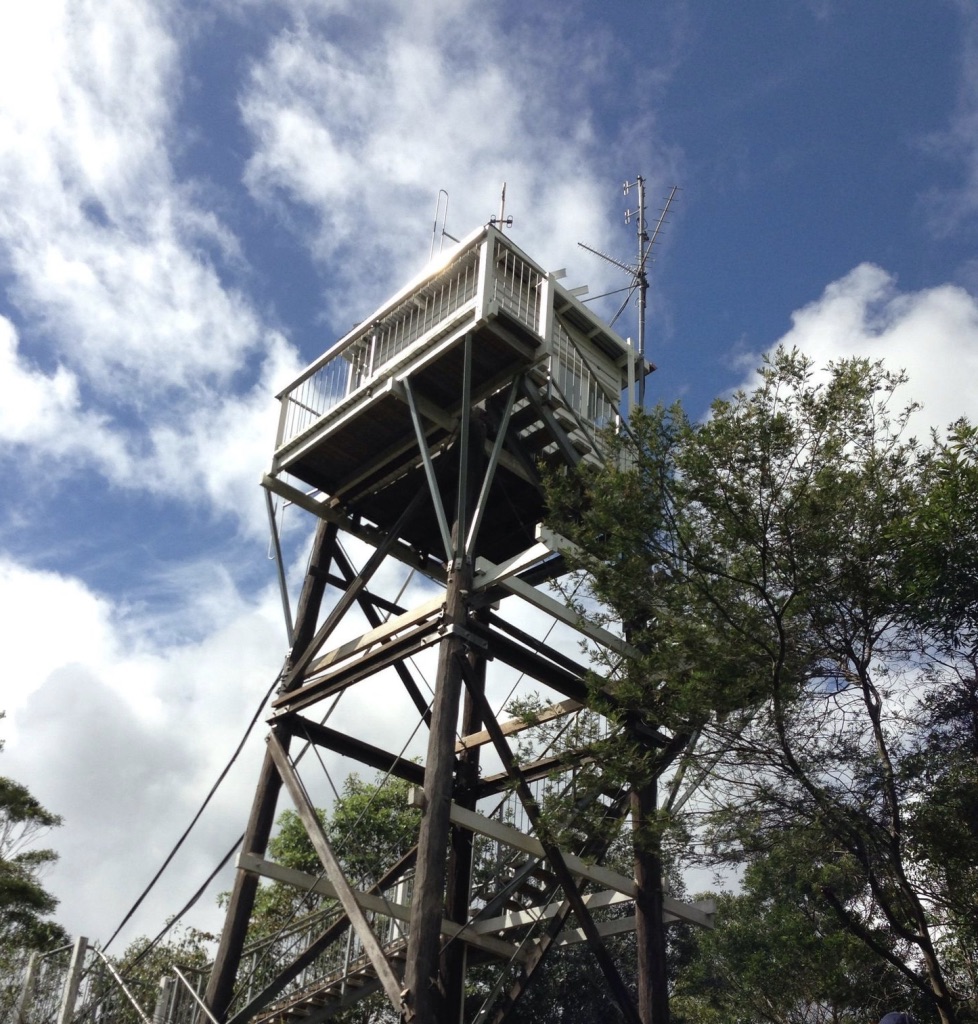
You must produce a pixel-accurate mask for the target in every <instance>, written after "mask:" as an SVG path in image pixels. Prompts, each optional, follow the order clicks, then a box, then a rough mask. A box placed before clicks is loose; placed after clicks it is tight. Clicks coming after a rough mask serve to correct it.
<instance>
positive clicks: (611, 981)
mask: <svg viewBox="0 0 978 1024" xmlns="http://www.w3.org/2000/svg"><path fill="white" fill-rule="evenodd" d="M460 661H461V662H462V665H463V668H462V678H463V679H464V680H465V684H466V686H467V687H468V690H469V693H470V694H471V696H472V699H473V700H474V701H475V702H476V703H477V705H478V706H479V709H480V713H481V715H482V719H483V721H484V722H485V725H486V729H487V731H488V732H489V736H490V738H491V739H492V744H493V746H494V747H495V748H496V753H497V754H498V755H499V759H500V760H501V761H502V763H503V767H504V768H505V769H506V771H507V772H508V773H509V776H510V778H511V779H512V780H513V783H514V785H515V788H516V794H517V796H518V797H519V799H520V802H521V803H522V804H523V808H524V810H525V811H526V816H527V818H529V820H530V823H531V824H532V825H533V827H534V828H535V829H537V828H538V826H539V821H540V806H539V804H538V803H537V801H536V797H534V795H533V792H532V790H531V789H530V787H529V785H527V782H526V780H525V779H524V778H523V773H522V772H521V771H520V767H519V765H518V764H517V763H516V758H515V757H514V756H513V751H512V750H511V749H510V746H509V743H508V742H507V741H506V737H505V736H504V735H503V731H502V729H501V728H500V725H499V722H498V721H497V720H496V716H495V714H494V713H493V710H492V707H491V706H490V704H489V701H488V700H487V699H486V697H485V694H483V693H481V692H479V689H478V687H476V686H473V685H471V673H470V672H469V671H468V664H467V662H466V661H465V659H464V658H463V659H460ZM538 838H539V840H540V845H541V846H542V847H543V852H544V854H545V855H546V858H547V860H548V861H549V862H550V866H551V868H552V869H553V873H554V875H555V876H556V878H557V881H558V883H559V884H560V887H561V889H563V891H564V898H565V900H566V902H567V903H568V904H569V906H570V908H571V910H573V912H574V916H575V917H576V918H577V920H578V921H579V922H580V924H581V929H582V930H583V932H584V935H585V937H586V939H587V942H588V945H589V946H590V947H591V950H592V952H593V953H594V955H595V957H596V958H597V961H598V965H599V966H600V968H601V971H602V973H603V974H604V976H605V980H606V981H607V982H608V986H609V987H610V989H611V991H612V994H613V995H614V997H615V1001H616V1002H617V1003H618V1006H619V1008H620V1009H621V1012H622V1015H623V1016H624V1018H625V1020H626V1021H628V1024H642V1021H641V1019H640V1018H639V1016H638V1012H637V1011H636V1009H635V1005H634V1003H633V1002H632V997H631V994H630V993H629V991H628V989H627V988H626V986H625V983H624V982H623V981H622V979H621V975H620V974H619V973H618V968H617V967H615V964H614V961H613V960H612V959H611V956H610V954H609V953H608V950H607V949H606V948H605V945H604V942H603V941H602V939H601V935H600V934H599V932H598V928H597V925H595V923H594V918H593V917H591V914H590V912H589V911H588V909H587V907H586V906H585V904H584V899H583V897H582V896H581V891H580V889H579V888H578V883H577V882H576V881H575V880H574V876H573V875H572V874H571V871H570V868H568V866H567V862H566V861H565V860H564V856H563V854H562V853H561V851H560V848H559V847H558V846H557V844H556V843H554V842H551V841H550V840H549V839H547V838H546V837H545V836H544V835H543V834H542V833H540V834H539V835H538Z"/></svg>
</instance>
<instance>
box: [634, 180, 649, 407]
mask: <svg viewBox="0 0 978 1024" xmlns="http://www.w3.org/2000/svg"><path fill="white" fill-rule="evenodd" d="M635 184H636V185H637V186H638V272H637V274H636V275H635V276H636V279H637V281H638V355H639V371H638V407H639V408H640V409H643V410H644V409H645V361H646V360H645V303H646V298H647V296H648V291H649V275H648V274H647V273H646V272H645V260H646V257H647V255H648V251H647V249H646V244H647V243H648V240H649V235H648V232H647V231H646V230H645V179H644V178H643V177H642V176H641V174H639V175H638V176H637V177H636V178H635Z"/></svg>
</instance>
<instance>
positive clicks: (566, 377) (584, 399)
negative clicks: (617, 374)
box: [550, 321, 618, 427]
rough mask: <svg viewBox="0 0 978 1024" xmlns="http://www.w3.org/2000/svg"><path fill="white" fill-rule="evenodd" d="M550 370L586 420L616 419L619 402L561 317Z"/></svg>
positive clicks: (594, 422)
mask: <svg viewBox="0 0 978 1024" xmlns="http://www.w3.org/2000/svg"><path fill="white" fill-rule="evenodd" d="M550 374H551V379H552V380H553V382H554V383H555V384H556V385H557V390H558V391H559V393H560V395H561V397H562V398H563V399H564V401H565V402H566V403H567V404H568V406H570V408H571V409H573V410H574V411H575V412H577V413H578V415H580V416H581V417H582V418H583V419H584V420H585V421H586V422H588V423H590V424H591V425H592V426H595V427H604V426H607V425H608V424H610V423H613V422H614V421H615V419H616V418H617V416H618V408H617V406H616V405H615V404H613V403H612V401H611V398H610V397H609V396H608V394H607V393H606V391H605V389H604V388H603V387H602V386H601V383H600V381H599V380H598V378H597V377H596V376H595V375H594V373H592V371H591V368H590V367H589V366H588V364H587V362H586V360H585V359H584V356H583V355H582V354H581V351H580V349H579V348H578V347H577V346H576V345H575V344H574V343H573V341H572V340H571V338H570V335H569V334H568V333H567V330H566V329H565V328H564V325H563V324H561V323H560V321H557V322H555V323H554V329H553V340H552V342H551V359H550Z"/></svg>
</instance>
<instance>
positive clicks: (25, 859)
mask: <svg viewBox="0 0 978 1024" xmlns="http://www.w3.org/2000/svg"><path fill="white" fill-rule="evenodd" d="M0 718H3V712H0ZM2 749H3V743H2V742H0V750H2ZM60 824H61V818H60V817H59V816H58V815H56V814H52V813H51V812H50V811H48V810H46V809H45V808H44V807H43V806H42V805H41V804H40V802H39V801H38V800H37V799H36V798H35V797H33V796H32V795H31V793H30V791H29V790H28V789H27V787H26V786H24V785H22V784H21V783H19V782H15V781H14V780H13V779H8V778H3V777H0V979H2V981H0V1016H2V1015H3V1013H2V1011H3V1010H4V1008H5V1007H6V1006H7V1005H12V1002H13V1000H14V999H15V998H16V996H17V990H16V984H15V982H16V979H18V978H19V975H20V971H21V970H22V969H23V968H24V967H25V966H26V963H27V960H28V958H29V956H30V954H31V953H32V952H35V951H38V952H44V951H47V950H50V949H54V948H56V947H57V946H61V945H64V944H65V943H66V942H67V941H68V935H67V933H66V932H65V930H64V929H63V928H62V927H61V926H60V925H59V924H56V923H55V922H54V921H51V920H50V919H49V918H50V915H51V914H52V913H53V912H54V911H55V909H56V908H57V905H58V901H57V899H56V898H55V897H54V896H52V895H51V894H50V893H49V892H48V891H47V890H46V889H45V888H44V886H43V884H42V883H41V876H42V874H43V872H44V869H45V868H47V867H49V866H50V865H52V864H54V863H55V862H56V861H57V859H58V855H57V853H55V852H54V850H50V849H39V848H37V847H35V845H34V844H35V843H36V842H37V841H38V840H39V839H40V838H41V837H42V836H43V835H44V834H45V833H46V832H47V831H48V830H50V829H52V828H56V827H57V826H58V825H60Z"/></svg>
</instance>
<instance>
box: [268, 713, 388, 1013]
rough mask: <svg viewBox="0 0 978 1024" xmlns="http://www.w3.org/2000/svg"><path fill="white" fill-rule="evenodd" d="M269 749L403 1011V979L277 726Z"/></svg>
mask: <svg viewBox="0 0 978 1024" xmlns="http://www.w3.org/2000/svg"><path fill="white" fill-rule="evenodd" d="M268 751H269V754H270V755H271V758H272V760H273V761H274V762H275V767H276V768H277V769H278V772H279V775H280V776H281V777H282V782H283V783H284V784H285V788H286V789H287V790H288V791H289V796H291V797H292V802H293V803H294V804H295V807H296V810H297V811H298V813H299V817H300V819H301V820H302V824H303V825H304V826H305V829H306V832H307V833H308V835H309V839H310V841H311V842H312V845H313V847H314V848H315V850H316V854H317V855H318V857H319V859H320V861H322V864H323V867H324V868H325V870H326V877H327V878H328V879H329V881H330V883H331V884H332V885H333V888H334V889H335V890H336V898H337V899H338V900H339V901H340V904H341V905H342V907H343V909H344V911H346V915H347V917H349V919H350V924H351V925H352V926H353V929H354V931H356V933H357V936H358V938H359V939H360V942H361V943H362V945H363V949H364V952H365V953H366V954H367V956H368V957H369V958H370V962H371V964H373V967H374V970H375V971H376V972H377V979H378V981H380V983H381V985H382V986H383V988H384V992H385V993H386V995H387V998H388V999H389V1000H390V1003H391V1005H392V1006H393V1007H394V1009H395V1010H396V1011H397V1012H398V1013H400V1011H401V983H400V981H398V979H397V977H396V976H395V974H394V970H393V968H392V967H391V965H390V963H389V962H388V960H387V957H386V956H385V955H384V951H383V949H382V948H381V945H380V941H379V940H378V938H377V936H376V935H375V934H374V931H373V929H372V928H371V927H370V922H369V921H368V920H367V918H366V916H365V915H364V912H363V909H362V908H361V906H360V904H359V903H358V902H357V898H356V894H355V893H354V890H353V889H352V887H351V886H350V883H349V882H347V880H346V876H345V875H344V874H343V868H342V867H341V866H340V862H339V861H338V860H337V858H336V854H335V853H334V852H333V847H332V846H331V845H330V842H329V839H328V838H327V837H326V833H325V831H324V830H323V826H322V824H321V823H320V821H319V816H318V815H317V814H316V808H315V807H313V805H312V802H311V801H310V799H309V796H308V794H307V793H306V791H305V787H304V786H303V785H302V783H301V782H300V781H299V777H298V776H297V775H296V773H295V771H294V770H293V768H292V764H291V762H290V761H289V755H288V754H287V753H286V751H285V748H284V747H283V746H282V745H281V743H280V742H279V739H278V735H277V730H275V729H273V730H272V732H271V735H270V736H269V737H268Z"/></svg>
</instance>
